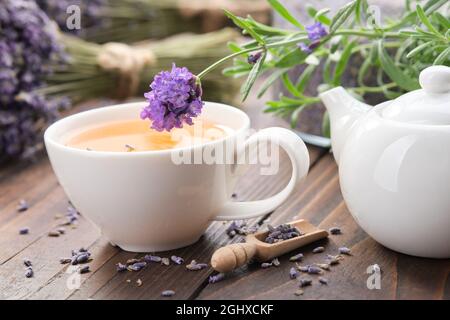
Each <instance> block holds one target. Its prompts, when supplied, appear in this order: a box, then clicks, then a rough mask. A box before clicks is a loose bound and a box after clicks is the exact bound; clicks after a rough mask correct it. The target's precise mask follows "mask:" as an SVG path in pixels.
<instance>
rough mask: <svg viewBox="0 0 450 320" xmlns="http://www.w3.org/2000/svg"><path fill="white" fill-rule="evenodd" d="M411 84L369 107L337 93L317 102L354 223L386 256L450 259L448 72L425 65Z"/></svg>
mask: <svg viewBox="0 0 450 320" xmlns="http://www.w3.org/2000/svg"><path fill="white" fill-rule="evenodd" d="M419 83H420V85H421V87H422V89H419V90H415V91H412V92H409V93H406V94H404V95H402V96H400V97H398V98H397V99H395V100H391V101H387V102H384V103H381V104H379V105H377V106H375V107H371V106H369V105H367V104H364V103H362V102H360V101H358V100H356V99H355V98H353V97H352V96H351V95H350V94H348V93H347V92H346V91H345V90H344V89H343V88H342V87H337V88H334V89H332V90H329V91H326V92H324V93H322V94H321V96H320V97H321V99H322V101H323V103H324V104H325V107H326V108H327V110H328V113H329V116H330V123H331V140H332V148H333V153H334V157H335V159H336V162H337V163H338V165H339V178H340V184H341V190H342V194H343V197H344V199H345V202H346V204H347V207H348V209H349V210H350V212H351V214H352V215H353V217H354V218H355V220H356V221H357V223H358V224H359V225H360V226H361V227H362V228H363V229H364V230H365V231H366V232H367V233H368V234H369V235H370V236H371V237H373V238H374V239H375V240H376V241H378V242H380V243H381V244H383V245H384V246H386V247H388V248H391V249H393V250H396V251H399V252H402V253H406V254H410V255H415V256H421V257H432V258H450V68H449V67H446V66H432V67H429V68H427V69H425V70H423V71H422V72H421V74H420V77H419Z"/></svg>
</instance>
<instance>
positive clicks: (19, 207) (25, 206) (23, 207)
mask: <svg viewBox="0 0 450 320" xmlns="http://www.w3.org/2000/svg"><path fill="white" fill-rule="evenodd" d="M27 210H28V203H27V201H26V200H25V199H22V200H20V201H19V204H18V205H17V211H18V212H24V211H27Z"/></svg>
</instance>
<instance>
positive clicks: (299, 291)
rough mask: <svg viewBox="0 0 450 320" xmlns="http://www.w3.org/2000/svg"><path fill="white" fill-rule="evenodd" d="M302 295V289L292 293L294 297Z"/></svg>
mask: <svg viewBox="0 0 450 320" xmlns="http://www.w3.org/2000/svg"><path fill="white" fill-rule="evenodd" d="M303 293H304V291H303V290H302V289H298V290H297V291H295V292H294V294H295V295H296V296H302V295H303Z"/></svg>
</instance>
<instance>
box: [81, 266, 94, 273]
mask: <svg viewBox="0 0 450 320" xmlns="http://www.w3.org/2000/svg"><path fill="white" fill-rule="evenodd" d="M90 271H91V270H89V266H83V267H81V268H80V270H79V272H80V273H81V274H83V273H88V272H90Z"/></svg>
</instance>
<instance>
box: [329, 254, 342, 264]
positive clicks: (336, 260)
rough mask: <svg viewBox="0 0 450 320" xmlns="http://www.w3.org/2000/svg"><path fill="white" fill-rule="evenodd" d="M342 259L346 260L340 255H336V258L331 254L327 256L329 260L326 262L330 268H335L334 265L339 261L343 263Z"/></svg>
mask: <svg viewBox="0 0 450 320" xmlns="http://www.w3.org/2000/svg"><path fill="white" fill-rule="evenodd" d="M342 259H344V257H343V256H341V255H339V254H338V255H336V256H333V255H331V254H329V255H327V260H326V261H327V263H328V264H329V265H330V266H333V265H336V264H338V263H339V261H341V260H342Z"/></svg>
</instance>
